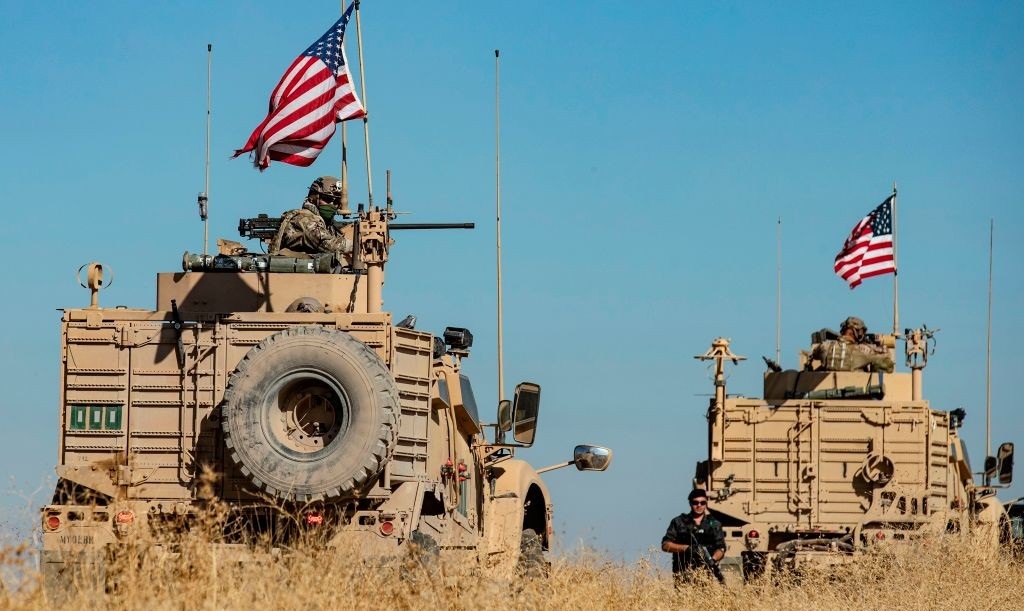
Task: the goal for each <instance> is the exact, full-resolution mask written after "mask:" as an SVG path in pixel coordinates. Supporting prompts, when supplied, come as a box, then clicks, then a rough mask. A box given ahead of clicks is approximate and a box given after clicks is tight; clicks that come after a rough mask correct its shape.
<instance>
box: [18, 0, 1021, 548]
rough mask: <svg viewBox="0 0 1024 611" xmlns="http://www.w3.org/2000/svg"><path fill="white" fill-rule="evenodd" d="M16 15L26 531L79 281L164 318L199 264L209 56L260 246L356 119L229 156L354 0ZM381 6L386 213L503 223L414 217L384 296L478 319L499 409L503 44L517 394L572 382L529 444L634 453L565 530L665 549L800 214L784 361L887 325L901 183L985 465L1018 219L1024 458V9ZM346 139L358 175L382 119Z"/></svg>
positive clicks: (1004, 355)
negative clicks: (161, 274) (858, 237)
mask: <svg viewBox="0 0 1024 611" xmlns="http://www.w3.org/2000/svg"><path fill="white" fill-rule="evenodd" d="M0 4H2V7H0V8H2V10H3V15H4V19H3V24H2V25H0V34H2V35H0V56H2V57H3V58H4V59H3V62H2V64H0V76H2V80H3V83H4V87H3V88H2V89H0V110H2V112H0V122H2V127H3V130H2V131H3V134H4V136H5V137H4V140H3V142H4V145H3V146H2V148H0V194H2V196H0V201H2V202H3V218H4V222H3V223H2V224H0V227H2V236H0V237H2V243H3V245H4V247H5V248H4V251H5V253H6V264H5V265H4V271H3V278H4V286H5V296H4V298H3V299H2V300H0V308H2V309H0V320H2V321H3V330H4V331H3V333H2V334H0V342H2V344H0V365H2V367H0V376H2V378H0V379H2V388H3V393H2V395H0V396H2V398H0V413H2V414H3V423H4V424H3V426H2V427H0V464H2V465H3V466H4V470H5V471H6V473H7V475H8V477H9V480H10V481H9V482H5V483H6V487H5V488H6V489H5V490H4V497H3V499H4V500H3V502H2V503H0V506H2V508H3V509H2V511H3V516H2V522H3V523H2V525H0V527H2V528H3V529H4V530H5V531H7V532H11V531H14V530H19V531H23V530H24V529H25V528H26V527H27V526H26V525H31V524H33V523H34V521H35V519H36V518H35V516H36V514H35V508H37V507H38V506H40V505H42V504H44V503H45V502H46V501H47V497H48V494H49V490H48V489H47V488H46V487H47V486H49V485H50V483H51V482H52V478H53V465H54V463H55V460H56V439H57V429H56V427H57V425H58V405H57V398H58V391H57V379H58V372H59V366H60V359H59V339H60V324H59V318H60V314H59V312H58V311H57V309H58V308H61V307H70V306H84V305H87V303H88V294H87V292H86V291H85V290H83V289H81V288H78V287H77V285H76V283H75V279H74V273H75V270H76V269H77V268H78V266H79V265H81V264H83V263H86V262H88V261H91V260H99V261H102V262H104V263H105V264H106V265H107V266H109V267H110V268H112V269H113V270H114V272H115V273H116V279H115V282H114V284H113V285H112V286H111V288H110V289H109V290H107V291H106V292H104V293H103V294H102V295H101V301H102V303H104V304H106V305H116V304H124V305H128V306H132V307H153V305H154V301H155V287H154V281H155V273H156V272H157V271H173V270H176V269H178V266H179V261H180V259H181V253H182V252H183V251H185V250H190V251H193V252H194V251H201V250H202V235H203V234H202V225H201V223H200V222H199V220H198V216H197V214H196V208H195V198H196V193H197V192H198V191H200V190H201V189H202V187H203V159H204V129H205V114H204V107H205V99H206V44H207V43H208V42H210V43H212V44H213V45H214V55H213V57H214V59H213V136H212V147H213V161H212V185H211V193H210V197H211V204H210V206H211V223H210V234H211V240H212V239H214V238H216V237H218V236H224V237H228V238H236V237H237V234H236V231H235V227H236V224H237V222H238V219H239V217H242V216H253V215H255V214H257V213H259V212H268V213H271V214H276V213H279V212H281V211H283V210H285V209H288V208H291V207H294V206H295V205H296V204H298V203H299V201H300V200H301V198H302V196H303V194H304V189H305V187H306V186H307V185H308V184H309V182H310V181H311V180H312V178H314V177H315V176H317V175H319V174H333V173H336V172H337V167H338V163H339V161H338V160H339V158H340V146H339V142H338V141H337V139H336V140H335V141H334V142H332V143H331V145H330V147H329V148H328V149H327V151H326V152H325V153H324V154H323V155H322V156H321V158H320V159H319V160H318V161H317V163H316V164H315V165H314V166H313V167H312V168H308V169H302V168H295V167H290V166H285V165H281V164H274V165H273V166H272V167H271V168H270V169H269V170H268V171H266V172H264V173H262V174H261V173H259V172H257V171H255V170H254V169H253V168H252V167H251V165H250V164H249V163H248V162H247V161H246V160H245V159H236V160H234V161H231V160H229V156H230V154H231V152H232V150H233V149H234V148H237V147H239V146H241V145H242V144H243V143H244V142H245V139H246V137H247V136H248V135H249V132H250V131H251V130H252V128H253V127H254V126H255V125H256V124H257V123H258V122H259V121H260V120H261V119H262V117H263V114H264V112H265V110H266V103H267V97H268V94H269V92H270V90H271V89H272V87H273V86H274V84H275V83H276V82H277V79H278V78H279V77H280V76H281V74H282V72H283V71H284V69H285V67H287V65H288V64H289V63H290V62H291V60H292V59H294V57H295V56H296V55H297V54H298V53H299V52H300V51H301V50H303V49H304V48H305V47H306V46H307V45H308V44H310V43H311V42H313V40H315V39H316V38H317V37H318V36H319V35H320V34H321V33H322V32H323V30H324V29H326V28H327V26H328V25H329V24H330V23H331V22H332V21H333V20H334V19H335V18H336V16H337V14H338V10H339V3H337V2H329V1H318V2H305V3H302V5H301V10H300V9H299V8H283V5H282V4H281V3H279V2H255V1H251V2H233V3H211V2H198V1H191V2H176V3H137V2H104V3H81V2H45V3H23V2H10V1H4V2H2V3H0ZM294 6H295V7H298V6H299V5H294ZM362 6H363V11H362V21H363V29H364V31H363V40H364V45H365V61H366V70H367V75H366V76H367V94H368V95H367V97H368V100H367V101H368V106H369V111H370V114H371V123H370V125H371V136H372V152H373V172H374V179H375V189H374V190H375V194H376V196H377V199H378V201H380V200H381V199H382V198H383V192H384V171H385V169H387V168H391V169H392V170H393V171H394V195H395V201H396V206H397V208H398V209H399V210H403V211H409V212H411V213H413V214H412V215H410V216H409V217H406V220H415V221H421V222H428V221H475V222H476V223H477V229H476V230H475V231H473V232H465V231H463V232H442V233H418V234H415V235H410V234H409V233H403V234H401V235H398V236H396V237H397V238H398V242H397V244H396V245H395V247H394V248H393V250H392V258H391V263H390V267H389V271H388V278H387V286H386V287H385V300H386V306H387V307H388V308H389V309H391V310H393V311H394V312H395V313H396V315H397V316H399V317H401V316H404V315H405V314H407V313H414V314H416V315H417V316H418V317H419V324H420V327H421V328H425V329H430V330H435V331H440V330H441V329H443V328H444V327H445V326H446V325H456V326H466V327H469V328H470V329H472V330H473V332H474V334H475V336H476V345H475V347H474V353H473V355H472V357H471V358H470V360H469V361H468V364H467V366H468V370H469V372H470V373H471V374H472V376H473V377H474V379H475V385H476V395H477V397H478V398H479V399H481V402H482V403H484V405H485V406H489V405H490V404H492V403H493V399H494V398H495V397H496V388H495V379H496V375H495V361H496V358H495V347H494V346H495V341H494V340H495V324H494V319H495V317H494V305H495V291H494V263H493V258H494V257H493V238H494V134H493V126H494V109H493V100H494V98H493V96H494V73H493V70H494V55H493V50H494V49H495V48H500V49H501V51H502V63H501V76H502V100H501V104H502V158H503V161H504V168H503V187H504V190H503V212H504V216H503V230H504V235H503V250H504V256H505V268H504V272H505V298H506V301H505V315H506V321H505V325H506V326H505V338H506V355H505V362H506V380H507V381H508V388H507V390H508V391H509V392H510V391H511V388H512V385H513V384H514V382H516V381H518V380H524V379H528V380H535V381H537V382H539V383H541V384H542V386H543V388H544V393H543V409H542V412H541V420H542V428H541V430H540V432H539V435H538V441H537V445H536V446H535V447H534V448H533V449H530V450H528V451H526V452H524V455H525V456H526V457H527V458H529V459H530V460H532V461H533V462H535V463H536V464H538V465H547V464H552V463H555V462H558V461H560V460H563V459H565V458H567V457H568V455H569V453H570V452H571V449H572V446H573V445H574V444H575V443H577V442H590V443H600V444H605V445H608V446H610V447H612V448H614V450H615V463H614V464H613V466H612V468H611V470H610V471H608V472H607V473H603V474H593V473H576V472H569V471H567V470H564V471H558V472H554V473H551V474H549V475H548V476H547V477H546V479H547V481H548V483H549V485H550V488H551V490H552V492H553V496H554V501H555V503H556V520H557V530H558V532H559V533H560V534H561V535H563V539H562V541H563V544H566V545H570V546H571V545H573V544H574V543H575V542H576V541H578V540H580V539H583V540H584V541H585V542H587V543H588V544H590V545H595V546H597V547H600V548H604V549H607V550H610V551H611V552H612V553H613V554H615V555H621V556H623V557H626V558H632V557H635V556H636V555H638V554H640V553H642V552H643V551H644V550H646V549H647V548H649V547H650V546H654V545H657V544H658V542H659V540H660V536H661V534H662V532H663V531H664V528H665V525H666V523H667V521H668V520H669V519H670V518H671V517H672V516H673V515H675V514H676V513H678V512H679V511H681V510H682V508H683V505H684V502H685V494H686V491H687V489H688V487H689V481H690V478H691V477H692V473H693V465H694V462H695V461H696V460H698V459H699V458H700V457H701V456H702V455H703V454H704V453H705V444H706V442H705V434H706V433H705V420H704V411H705V407H706V402H707V397H706V395H707V394H708V393H710V392H711V390H712V386H711V383H710V381H709V380H708V378H707V372H706V370H705V368H704V367H703V366H702V365H701V364H700V363H698V362H696V361H694V360H693V358H692V356H693V355H695V354H700V353H703V352H704V351H705V350H706V349H707V347H708V345H709V343H710V341H711V339H712V338H714V337H716V336H719V335H724V336H727V337H730V338H732V340H733V348H734V350H735V351H736V352H737V353H739V354H743V355H746V356H748V357H750V359H751V360H750V361H748V362H746V363H744V364H743V365H741V366H740V367H739V368H738V369H736V370H735V371H734V373H733V375H732V377H731V378H730V380H729V391H730V392H734V393H743V394H747V395H753V396H756V395H759V394H760V392H761V390H760V380H761V372H762V366H761V365H760V364H759V359H758V357H759V356H760V355H762V354H765V355H773V354H774V351H775V267H776V266H775V248H776V219H777V218H778V217H780V216H781V218H782V221H783V247H782V250H783V301H784V306H783V323H782V329H783V342H782V343H783V345H782V354H783V362H784V364H785V365H789V366H793V365H795V362H796V354H797V351H798V350H799V349H801V348H804V347H806V344H807V342H808V337H809V333H810V332H811V331H812V330H814V329H818V328H821V327H824V326H831V327H836V326H838V324H839V321H841V320H842V319H843V318H844V317H846V316H847V315H849V314H856V315H859V316H861V317H862V318H864V319H865V320H866V321H867V322H868V325H869V326H870V327H871V328H873V329H875V330H885V329H886V328H889V327H890V326H891V324H892V318H891V316H892V314H891V310H892V306H891V303H892V281H891V277H883V278H878V279H874V280H868V281H866V282H865V284H864V285H862V286H861V287H860V288H858V289H856V290H855V291H850V290H849V289H848V288H846V286H845V284H844V283H843V282H842V281H841V280H840V279H839V278H837V277H836V276H835V275H833V273H832V269H831V267H832V259H833V256H834V255H835V253H836V251H837V250H838V249H839V247H840V246H841V244H842V242H843V240H844V238H845V237H846V235H847V233H848V232H849V230H850V229H851V228H852V226H853V224H854V223H855V222H856V221H857V220H858V219H860V218H861V217H862V216H863V215H864V214H866V213H867V212H868V211H869V210H870V209H871V208H873V207H874V206H875V205H877V204H878V203H879V202H881V201H882V200H883V199H884V198H885V197H886V196H887V195H888V194H889V192H890V189H891V187H892V183H893V181H894V180H895V181H897V182H898V185H899V192H900V198H899V209H898V215H899V216H898V223H899V232H900V233H899V264H900V271H901V274H900V289H901V294H900V304H901V326H911V325H915V326H916V325H919V324H921V323H927V324H928V325H929V326H930V327H939V328H941V329H942V330H941V332H940V333H939V336H938V340H939V341H938V350H937V352H936V354H935V355H934V356H933V357H932V360H931V362H930V363H929V366H928V369H927V370H926V371H925V392H926V396H927V397H929V398H930V399H931V400H932V402H933V405H934V406H935V407H938V408H942V409H952V408H955V407H960V406H963V407H965V408H966V409H967V410H968V418H967V421H966V425H965V428H964V433H965V435H966V437H967V439H968V441H969V443H970V448H971V452H972V454H973V456H974V457H975V460H976V462H980V458H981V457H982V456H983V455H984V447H983V446H984V432H985V427H984V407H985V384H984V382H985V320H986V318H985V314H986V283H987V274H988V250H987V247H988V227H989V219H990V218H991V219H995V223H996V235H995V244H996V247H995V278H994V281H995V305H994V310H993V330H994V339H993V353H992V354H993V371H992V405H993V441H994V442H999V441H1003V440H1012V441H1015V442H1017V444H1018V446H1019V447H1021V448H1022V449H1024V435H1022V434H1021V433H1022V430H1024V411H1022V410H1021V408H1020V404H1021V396H1022V394H1024V389H1021V388H1020V387H1018V386H1017V384H1016V382H1017V381H1018V378H1017V376H1019V375H1020V374H1019V372H1020V371H1022V370H1024V351H1022V350H1021V346H1024V333H1022V330H1021V323H1022V320H1021V312H1022V310H1024V307H1022V306H1024V282H1022V280H1021V274H1020V266H1021V263H1022V262H1024V243H1022V240H1021V239H1020V236H1022V235H1024V212H1022V210H1024V206H1022V203H1024V176H1022V168H1024V116H1022V112H1021V109H1022V108H1024V87H1022V85H1024V46H1022V45H1024V43H1022V41H1024V36H1022V32H1024V5H1022V4H1021V3H1019V2H1016V3H1011V2H1007V3H999V2H979V3H936V2H919V3H915V2H901V3H857V4H856V5H851V4H850V3H840V2H835V3H834V2H813V3H812V2H807V3H797V2H792V3H781V4H771V5H769V4H762V3H731V2H721V3H707V2H699V3H697V2H687V3H684V2H631V3H625V2H614V3H613V2H600V1H590V2H514V3H503V4H498V5H496V4H495V3H480V2H442V3H425V2H377V1H374V0H366V1H365V2H364V3H363V5H362ZM354 42H355V41H354V39H353V38H352V37H350V39H349V44H348V51H349V58H350V61H351V62H352V63H355V45H354V44H353V43H354ZM351 133H352V135H351V136H350V142H351V143H352V145H353V146H352V149H353V151H352V155H351V159H352V168H353V170H354V172H355V174H354V177H353V181H352V184H353V185H355V186H356V187H357V188H358V187H360V186H361V185H362V184H363V183H364V182H365V174H364V173H363V171H362V169H361V168H362V167H363V165H362V164H363V157H362V153H361V131H360V130H358V129H353V130H352V132H351ZM353 198H354V199H355V200H357V201H360V200H365V196H364V195H361V194H360V192H359V190H358V189H357V190H356V191H354V195H353ZM483 409H484V411H485V412H489V411H490V409H491V408H490V407H485V408H483ZM1018 462H1019V463H1020V464H1024V460H1021V461H1018ZM1018 471H1019V473H1018V475H1019V478H1020V479H1021V480H1022V481H1024V470H1022V469H1018ZM40 487H42V488H41V492H38V493H36V494H35V495H34V496H32V493H33V492H34V491H36V490H37V489H40ZM1012 493H1015V494H1016V495H1021V494H1024V486H1021V485H1020V484H1018V485H1017V486H1016V487H1015V488H1014V490H1012V491H1011V492H1009V493H1007V494H1006V495H1004V497H1008V496H1011V494H1012ZM25 497H31V498H29V499H26V498H25ZM662 560H663V559H662Z"/></svg>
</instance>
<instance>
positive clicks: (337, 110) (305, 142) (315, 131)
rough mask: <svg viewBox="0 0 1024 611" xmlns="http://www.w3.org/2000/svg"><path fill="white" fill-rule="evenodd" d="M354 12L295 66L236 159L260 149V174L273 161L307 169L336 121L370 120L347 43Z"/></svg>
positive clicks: (327, 138) (273, 94)
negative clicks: (354, 85) (350, 68)
mask: <svg viewBox="0 0 1024 611" xmlns="http://www.w3.org/2000/svg"><path fill="white" fill-rule="evenodd" d="M354 8H355V3H353V4H352V5H350V6H349V7H348V10H346V11H345V13H344V14H343V15H342V16H341V19H338V21H337V22H336V23H335V24H334V25H333V26H331V28H330V29H329V30H327V32H325V33H324V35H323V36H321V37H320V39H319V40H317V41H316V42H314V43H313V44H312V45H310V46H309V48H308V49H306V50H305V51H303V52H302V55H299V57H298V58H297V59H296V60H295V61H294V62H292V65H291V66H289V68H288V70H286V71H285V73H284V76H283V77H281V82H279V83H278V84H277V87H275V88H274V91H273V92H272V93H271V94H270V111H269V113H268V114H267V118H266V119H263V122H262V123H260V124H259V126H257V127H256V129H255V130H253V132H252V135H251V136H249V141H248V142H246V143H245V146H244V147H242V148H240V149H238V150H237V151H235V154H234V157H238V156H239V155H241V154H242V153H248V152H251V151H255V152H256V154H255V159H254V160H253V163H254V165H255V166H256V167H257V168H259V169H260V170H264V169H266V168H267V166H269V165H270V160H271V159H273V160H274V161H281V162H283V163H288V164H291V165H298V166H303V167H305V166H308V165H310V164H312V163H313V160H315V159H316V157H317V155H319V154H320V151H322V150H323V148H324V146H326V145H327V141H328V140H330V139H331V136H333V135H334V130H335V123H338V122H340V121H347V120H348V119H359V118H362V117H365V116H366V110H365V109H364V108H363V105H362V103H360V101H359V97H358V96H356V92H355V90H354V89H353V88H352V79H351V77H350V76H349V73H348V66H347V62H346V60H345V47H344V45H343V41H344V38H345V26H347V25H348V21H349V18H350V17H351V16H352V9H354Z"/></svg>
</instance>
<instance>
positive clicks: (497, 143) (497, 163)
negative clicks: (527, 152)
mask: <svg viewBox="0 0 1024 611" xmlns="http://www.w3.org/2000/svg"><path fill="white" fill-rule="evenodd" d="M499 55H500V53H499V51H498V49H495V50H494V209H495V216H496V223H495V234H496V239H497V249H496V250H497V259H498V401H499V402H500V401H503V400H504V399H505V363H504V358H503V356H502V355H503V351H502V339H503V337H502V329H501V327H502V324H501V106H500V105H499V103H498V100H499V99H500V96H499V93H500V91H501V90H500V88H499V79H498V77H499V71H498V61H499V60H498V57H499Z"/></svg>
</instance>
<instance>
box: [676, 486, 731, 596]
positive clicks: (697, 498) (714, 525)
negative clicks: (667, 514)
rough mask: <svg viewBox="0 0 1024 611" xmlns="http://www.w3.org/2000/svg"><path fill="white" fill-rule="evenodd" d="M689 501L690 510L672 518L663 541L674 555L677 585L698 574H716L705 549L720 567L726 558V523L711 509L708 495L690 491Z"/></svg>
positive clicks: (701, 491)
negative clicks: (719, 562) (695, 572)
mask: <svg viewBox="0 0 1024 611" xmlns="http://www.w3.org/2000/svg"><path fill="white" fill-rule="evenodd" d="M687 500H689V501H690V511H689V512H688V513H681V514H679V515H678V516H676V517H674V518H672V521H671V522H669V524H668V530H666V531H665V536H664V537H662V538H661V550H662V551H664V552H669V553H670V554H672V573H673V575H674V576H675V580H676V585H677V586H678V585H679V584H680V583H682V582H683V581H685V580H687V579H688V577H690V576H692V574H693V572H694V571H697V570H707V571H709V572H712V571H713V569H712V567H711V566H709V563H708V560H707V559H706V556H704V555H703V554H704V550H706V552H707V556H710V560H711V561H713V563H714V564H715V566H716V568H717V563H718V561H719V560H721V559H722V557H723V556H725V532H724V531H723V530H722V523H721V522H719V521H718V520H717V519H716V518H715V517H714V516H712V515H711V513H710V511H709V510H708V495H707V492H705V491H704V490H701V489H700V488H698V489H696V490H694V491H692V492H690V495H689V496H688V497H687ZM700 546H703V547H704V550H702V549H700ZM718 574H721V573H720V572H719V573H718ZM716 577H717V575H716ZM719 580H721V578H719Z"/></svg>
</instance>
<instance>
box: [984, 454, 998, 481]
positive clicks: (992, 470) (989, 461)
mask: <svg viewBox="0 0 1024 611" xmlns="http://www.w3.org/2000/svg"><path fill="white" fill-rule="evenodd" d="M998 470H999V459H997V458H996V457H995V456H986V457H985V470H984V473H983V475H984V476H985V481H986V482H987V481H991V480H992V478H993V477H995V474H996V471H998Z"/></svg>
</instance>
